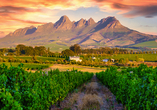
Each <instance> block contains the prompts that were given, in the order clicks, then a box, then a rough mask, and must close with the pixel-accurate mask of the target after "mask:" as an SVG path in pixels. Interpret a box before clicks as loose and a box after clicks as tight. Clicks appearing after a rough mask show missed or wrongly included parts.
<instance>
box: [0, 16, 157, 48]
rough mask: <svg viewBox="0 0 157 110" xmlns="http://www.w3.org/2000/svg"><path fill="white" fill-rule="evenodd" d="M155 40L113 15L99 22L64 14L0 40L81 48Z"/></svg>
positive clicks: (12, 43)
mask: <svg viewBox="0 0 157 110" xmlns="http://www.w3.org/2000/svg"><path fill="white" fill-rule="evenodd" d="M156 39H157V36H155V35H148V34H143V33H140V32H137V31H135V30H131V29H129V28H127V27H125V26H123V25H122V24H121V23H120V22H119V21H118V20H117V19H116V18H115V17H107V18H103V19H101V20H100V21H98V22H95V21H94V20H93V19H92V18H90V19H89V20H85V19H80V20H79V21H76V22H75V21H73V22H72V21H70V19H69V18H68V17H67V16H62V17H61V18H60V19H59V20H58V21H57V22H56V23H47V24H44V25H41V26H38V27H37V28H36V27H34V26H31V27H26V28H22V29H17V30H15V31H14V32H12V33H10V34H8V35H7V36H5V37H4V38H1V39H0V47H1V48H2V47H15V46H16V45H17V44H24V45H31V46H35V45H36V46H38V45H46V46H47V45H54V44H55V45H56V47H59V48H61V47H62V46H64V47H63V48H66V47H67V46H70V45H73V44H76V43H78V44H79V45H81V46H82V47H88V48H94V47H99V46H125V45H130V44H138V43H142V42H146V41H152V40H156ZM59 48H57V49H59ZM51 50H53V49H51ZM61 50H62V49H61Z"/></svg>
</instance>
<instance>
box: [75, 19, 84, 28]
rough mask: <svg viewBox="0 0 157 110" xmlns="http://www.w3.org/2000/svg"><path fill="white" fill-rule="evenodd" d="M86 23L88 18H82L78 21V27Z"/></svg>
mask: <svg viewBox="0 0 157 110" xmlns="http://www.w3.org/2000/svg"><path fill="white" fill-rule="evenodd" d="M85 24H86V20H85V19H83V18H81V19H80V20H79V21H78V22H76V27H82V26H83V25H85Z"/></svg>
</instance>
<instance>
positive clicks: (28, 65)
mask: <svg viewBox="0 0 157 110" xmlns="http://www.w3.org/2000/svg"><path fill="white" fill-rule="evenodd" d="M3 63H4V64H5V65H6V66H8V67H10V66H11V65H12V66H14V67H17V66H18V65H19V64H20V63H9V62H0V65H1V64H3ZM23 64H24V65H23V68H24V69H40V68H41V69H44V68H48V67H49V66H51V65H48V64H36V63H23Z"/></svg>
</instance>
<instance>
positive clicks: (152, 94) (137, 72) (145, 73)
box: [96, 64, 157, 110]
mask: <svg viewBox="0 0 157 110" xmlns="http://www.w3.org/2000/svg"><path fill="white" fill-rule="evenodd" d="M96 76H97V78H98V79H99V80H100V81H101V82H102V83H103V84H104V85H106V86H107V87H108V88H109V89H110V90H111V92H112V93H113V94H114V95H116V99H117V101H118V102H122V104H123V105H126V107H127V108H128V110H135V109H136V110H145V109H146V110H155V109H156V108H157V68H155V69H153V68H152V67H147V66H146V65H144V64H141V65H140V66H139V67H136V68H127V69H125V70H122V71H120V72H119V71H117V68H116V67H110V69H107V70H106V71H105V72H100V73H97V74H96Z"/></svg>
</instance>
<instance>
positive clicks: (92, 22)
mask: <svg viewBox="0 0 157 110" xmlns="http://www.w3.org/2000/svg"><path fill="white" fill-rule="evenodd" d="M86 24H87V25H92V24H95V21H94V20H93V18H89V19H88V21H87V22H86Z"/></svg>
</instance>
